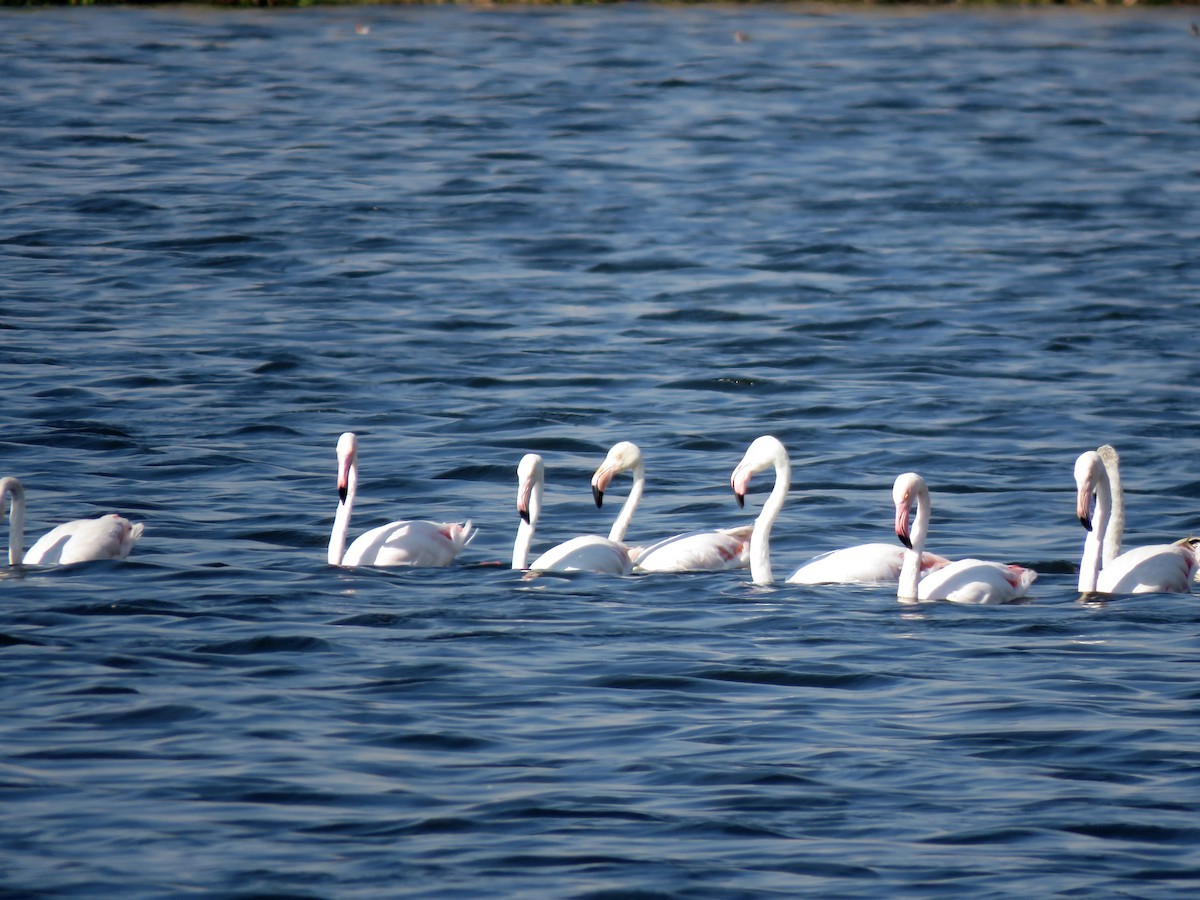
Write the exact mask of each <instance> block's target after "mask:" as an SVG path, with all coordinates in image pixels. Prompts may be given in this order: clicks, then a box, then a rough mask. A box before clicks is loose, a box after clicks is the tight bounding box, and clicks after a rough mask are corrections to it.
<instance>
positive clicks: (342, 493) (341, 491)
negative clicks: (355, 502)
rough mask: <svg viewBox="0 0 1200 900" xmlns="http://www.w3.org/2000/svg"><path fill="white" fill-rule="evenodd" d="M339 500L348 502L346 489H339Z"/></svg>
mask: <svg viewBox="0 0 1200 900" xmlns="http://www.w3.org/2000/svg"><path fill="white" fill-rule="evenodd" d="M338 499H339V500H341V501H342V502H343V503H345V502H346V489H345V488H344V487H340V488H338Z"/></svg>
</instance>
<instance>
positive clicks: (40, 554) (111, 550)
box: [0, 476, 143, 566]
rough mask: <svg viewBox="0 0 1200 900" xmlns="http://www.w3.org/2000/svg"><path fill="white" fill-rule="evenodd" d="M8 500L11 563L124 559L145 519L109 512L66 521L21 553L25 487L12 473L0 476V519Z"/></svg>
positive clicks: (9, 558) (29, 563)
mask: <svg viewBox="0 0 1200 900" xmlns="http://www.w3.org/2000/svg"><path fill="white" fill-rule="evenodd" d="M6 499H7V500H8V501H9V522H8V564H9V565H10V566H15V565H17V564H18V563H22V564H24V565H26V566H67V565H70V564H72V563H80V562H88V561H89V560H93V559H124V558H125V557H127V556H128V555H129V551H131V550H132V549H133V545H134V542H135V541H137V539H138V538H140V537H141V536H142V528H143V526H142V523H141V522H138V523H137V524H136V525H134V524H133V523H131V522H130V521H129V520H128V519H126V518H124V517H122V516H118V515H117V514H116V513H110V514H109V515H106V516H99V517H97V518H95V519H75V520H74V521H72V522H65V523H63V524H62V525H59V526H58V527H57V528H53V529H51V530H50V531H48V532H47V533H46V534H44V535H42V536H41V537H40V538H38V540H37V541H36V542H35V543H34V545H33V546H32V547H30V548H29V552H28V553H25V554H24V556H22V553H21V548H22V546H23V545H24V542H25V488H24V487H23V486H22V485H21V482H20V481H19V480H17V479H16V478H13V477H11V476H9V477H6V478H0V521H3V518H4V501H5V500H6Z"/></svg>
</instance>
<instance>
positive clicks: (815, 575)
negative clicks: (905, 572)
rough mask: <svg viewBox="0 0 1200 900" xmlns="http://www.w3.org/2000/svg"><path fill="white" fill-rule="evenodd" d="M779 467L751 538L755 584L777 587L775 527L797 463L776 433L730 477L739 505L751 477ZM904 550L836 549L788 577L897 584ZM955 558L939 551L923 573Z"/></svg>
mask: <svg viewBox="0 0 1200 900" xmlns="http://www.w3.org/2000/svg"><path fill="white" fill-rule="evenodd" d="M772 466H774V468H775V486H774V487H773V488H772V489H771V495H770V496H769V497H768V498H767V501H766V503H764V504H763V508H762V510H761V511H760V512H759V514H758V518H757V519H755V520H754V525H753V531H752V533H751V536H750V576H751V578H752V579H753V580H754V583H755V584H773V583H774V581H775V576H774V573H773V572H772V570H771V543H770V540H771V527H772V526H773V525H774V524H775V519H776V517H777V516H778V515H779V511H780V509H782V508H783V502H784V500H785V499H786V498H787V493H788V489H789V487H790V485H791V474H792V467H791V460H790V458H789V457H788V452H787V449H786V448H785V447H784V446H783V444H782V443H781V442H780V441H779V439H778V438H776V437H773V436H772V435H763V436H762V437H760V438H758V439H756V440H755V441H754V443H752V444H751V445H750V447H749V449H747V450H746V454H745V456H743V457H742V461H741V462H740V463H738V465H737V467H736V468H735V469H734V470H733V475H732V476H731V477H730V484H731V485H732V487H733V492H734V496H735V497H736V498H737V502H738V506H742V505H744V504H745V498H746V491H747V489H748V487H749V484H750V478H751V477H752V476H753V475H756V474H757V473H759V472H762V471H764V470H765V469H769V468H771V467H772ZM904 556H905V554H904V549H903V548H902V547H897V546H895V545H894V544H885V543H868V544H857V545H855V546H853V547H845V548H843V549H841V550H833V551H831V552H829V553H825V554H822V555H821V556H818V557H815V558H814V559H812V560H810V561H809V562H808V563H806V564H805V565H803V566H801V567H800V568H799V569H797V570H796V571H795V572H793V573H792V574H791V576H790V577H789V578H788V579H787V580H788V582H789V583H791V584H879V583H888V582H894V581H896V579H897V578H898V577H899V575H900V568H901V565H902V564H903V562H904ZM948 562H949V560H947V559H945V558H943V557H941V556H937V555H936V554H933V553H923V554H922V555H921V567H922V569H923V570H929V569H935V568H937V567H939V566H944V565H946V564H947V563H948Z"/></svg>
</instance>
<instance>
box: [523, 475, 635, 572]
mask: <svg viewBox="0 0 1200 900" xmlns="http://www.w3.org/2000/svg"><path fill="white" fill-rule="evenodd" d="M545 480H546V464H545V462H544V461H543V460H542V458H541V457H540V456H538V454H536V453H526V454H525V456H524V457H522V458H521V462H520V464H519V465H518V466H517V512H518V513H519V514H520V516H521V521H520V523H519V524H518V525H517V539H516V541H515V542H514V543H513V557H512V567H513V568H514V569H525V568H528V569H530V570H531V571H533V572H597V573H601V574H609V575H628V574H630V573H631V572H632V571H633V560H632V559H631V558H630V555H629V548H628V547H626V546H625V545H624V544H621V543H619V542H618V541H612V540H609V539H608V538H604V537H600V535H597V534H588V535H582V536H580V537H576V538H572V539H571V540H569V541H564V542H563V543H561V544H559V545H558V546H556V547H552V548H551V549H549V550H547V551H546V552H545V553H543V554H542V555H541V556H539V557H538V558H537V559H535V560H534V561H533V564H532V565H528V561H529V547H530V544H531V543H532V542H533V535H534V533H535V532H536V531H537V523H538V517H539V516H540V515H541V511H542V493H543V491H544V490H545Z"/></svg>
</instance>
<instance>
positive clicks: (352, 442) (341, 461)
mask: <svg viewBox="0 0 1200 900" xmlns="http://www.w3.org/2000/svg"><path fill="white" fill-rule="evenodd" d="M357 460H358V438H357V437H356V436H355V434H354V432H353V431H347V432H346V433H345V434H343V435H342V436H341V437H340V438H338V442H337V461H338V468H337V489H338V499H339V500H341V501H342V502H343V503H344V502H345V500H346V494H347V492H348V491H349V489H350V479H351V477H352V476H351V470H352V469H353V468H354V466H355V463H356V462H357Z"/></svg>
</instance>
